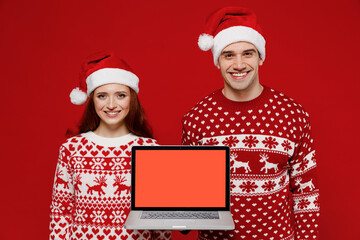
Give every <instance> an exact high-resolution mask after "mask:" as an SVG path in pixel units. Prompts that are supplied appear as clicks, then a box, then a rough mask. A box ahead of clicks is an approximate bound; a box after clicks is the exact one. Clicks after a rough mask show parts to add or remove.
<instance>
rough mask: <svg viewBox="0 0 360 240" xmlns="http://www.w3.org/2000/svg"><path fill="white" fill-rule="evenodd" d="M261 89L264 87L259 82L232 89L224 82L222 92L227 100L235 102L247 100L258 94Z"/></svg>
mask: <svg viewBox="0 0 360 240" xmlns="http://www.w3.org/2000/svg"><path fill="white" fill-rule="evenodd" d="M263 89H264V87H263V86H262V85H261V84H260V83H258V84H256V85H255V86H250V87H248V88H247V89H242V90H237V89H233V88H231V87H230V86H228V85H226V84H225V86H224V88H223V90H222V93H223V94H224V96H225V97H226V98H227V99H229V100H232V101H236V102H247V101H251V100H253V99H255V98H257V97H258V96H260V94H261V93H262V91H263Z"/></svg>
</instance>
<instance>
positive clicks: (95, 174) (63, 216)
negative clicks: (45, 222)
mask: <svg viewBox="0 0 360 240" xmlns="http://www.w3.org/2000/svg"><path fill="white" fill-rule="evenodd" d="M135 145H156V141H155V140H153V139H149V138H142V137H137V136H135V135H133V134H128V135H126V136H122V137H119V138H104V137H100V136H98V135H96V134H94V133H93V132H87V133H83V134H81V135H79V136H76V137H73V138H69V139H67V141H66V142H65V143H64V144H62V145H61V147H60V153H59V159H58V163H57V169H56V175H55V181H54V188H53V195H52V202H51V214H50V218H51V221H50V239H66V240H77V239H79V240H80V239H81V240H89V239H96V240H102V239H106V240H107V239H109V240H115V239H116V240H126V239H128V240H133V239H139V240H140V239H170V238H171V232H170V231H131V230H125V229H124V228H123V226H124V223H125V220H126V218H127V216H128V214H129V211H130V202H131V201H130V182H131V180H130V176H131V158H130V155H131V148H132V146H135Z"/></svg>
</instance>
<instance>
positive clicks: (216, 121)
mask: <svg viewBox="0 0 360 240" xmlns="http://www.w3.org/2000/svg"><path fill="white" fill-rule="evenodd" d="M182 123H183V139H182V141H183V144H185V145H226V146H229V147H230V149H231V154H230V160H231V169H230V171H231V180H230V181H231V213H232V215H233V218H234V222H235V230H233V231H199V239H224V240H226V239H228V240H229V239H262V240H267V239H274V240H281V239H282V240H290V239H319V236H318V235H319V234H318V227H319V226H318V224H319V210H320V205H319V190H318V186H317V181H316V172H315V171H316V160H315V150H314V143H313V139H312V137H311V133H310V124H309V116H308V114H307V112H306V111H305V110H304V109H303V108H302V107H301V105H299V104H298V103H296V102H295V101H293V100H292V99H291V98H288V97H286V96H285V95H283V94H282V93H280V92H278V91H275V90H273V89H270V88H268V87H264V90H263V91H262V93H261V94H260V96H259V97H257V98H255V99H254V100H251V101H248V102H235V101H231V100H229V99H227V98H226V97H224V95H223V94H222V92H221V90H217V91H215V92H213V93H212V94H210V95H209V96H207V97H205V98H204V99H203V100H202V101H200V102H199V103H197V105H195V106H194V107H193V108H192V109H191V110H190V111H189V112H188V113H187V114H186V115H185V116H184V118H183V120H182Z"/></svg>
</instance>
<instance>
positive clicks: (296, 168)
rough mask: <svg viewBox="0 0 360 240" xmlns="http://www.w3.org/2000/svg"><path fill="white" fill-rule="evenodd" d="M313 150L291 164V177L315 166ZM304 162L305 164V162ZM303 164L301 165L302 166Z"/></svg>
mask: <svg viewBox="0 0 360 240" xmlns="http://www.w3.org/2000/svg"><path fill="white" fill-rule="evenodd" d="M314 155H315V150H314V151H312V152H310V153H309V154H308V155H306V156H305V157H304V159H303V161H301V162H299V163H296V164H294V165H293V166H292V168H293V170H292V177H297V176H299V175H302V174H304V173H305V172H308V171H310V170H311V169H313V168H315V167H316V160H315V157H314ZM305 163H306V164H305ZM302 165H303V166H302Z"/></svg>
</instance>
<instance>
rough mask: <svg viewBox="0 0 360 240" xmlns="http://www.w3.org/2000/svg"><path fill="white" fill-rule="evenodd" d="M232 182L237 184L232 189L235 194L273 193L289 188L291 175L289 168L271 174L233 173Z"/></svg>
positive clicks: (232, 193) (257, 194) (256, 194)
mask: <svg viewBox="0 0 360 240" xmlns="http://www.w3.org/2000/svg"><path fill="white" fill-rule="evenodd" d="M231 184H233V185H234V186H235V187H234V188H233V189H232V191H231V195H234V196H261V195H271V194H274V193H277V192H279V191H282V190H284V188H289V175H288V174H287V170H284V171H282V172H280V173H278V174H270V175H250V174H232V175H231ZM251 186H254V188H251ZM271 186H272V187H271ZM248 188H250V189H248ZM247 189H248V190H250V191H246V190H247Z"/></svg>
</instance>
